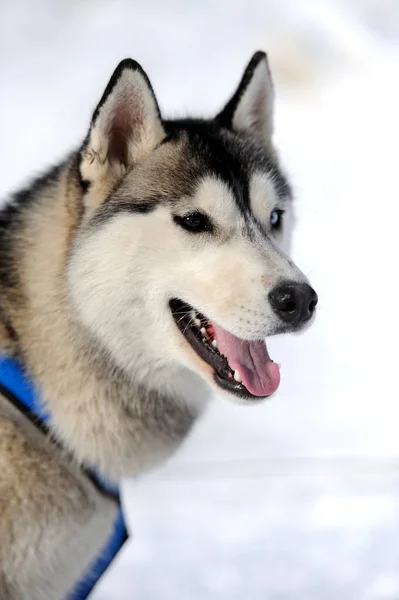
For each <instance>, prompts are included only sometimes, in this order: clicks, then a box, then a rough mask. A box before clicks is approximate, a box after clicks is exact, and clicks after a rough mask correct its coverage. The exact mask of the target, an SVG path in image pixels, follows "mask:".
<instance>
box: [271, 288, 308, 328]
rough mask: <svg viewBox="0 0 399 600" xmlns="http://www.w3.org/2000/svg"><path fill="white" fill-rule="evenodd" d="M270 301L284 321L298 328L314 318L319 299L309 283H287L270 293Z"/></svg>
mask: <svg viewBox="0 0 399 600" xmlns="http://www.w3.org/2000/svg"><path fill="white" fill-rule="evenodd" d="M269 301H270V304H271V305H272V308H273V310H274V312H275V313H277V314H278V316H279V317H280V319H281V320H282V321H284V322H285V323H289V324H292V325H294V326H295V327H297V326H298V325H304V324H305V323H306V322H307V321H309V319H310V318H311V317H312V315H313V313H314V311H315V308H316V305H317V301H318V298H317V294H316V292H315V291H314V289H313V288H311V287H310V285H308V284H307V283H295V282H293V281H292V282H291V281H286V282H284V283H281V284H280V285H278V286H277V287H275V288H274V289H273V290H272V291H271V292H270V293H269Z"/></svg>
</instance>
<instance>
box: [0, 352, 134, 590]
mask: <svg viewBox="0 0 399 600" xmlns="http://www.w3.org/2000/svg"><path fill="white" fill-rule="evenodd" d="M0 392H1V393H2V394H3V396H5V397H6V398H7V399H8V400H9V401H10V402H11V403H12V404H14V406H16V407H17V408H19V410H20V411H21V412H23V413H24V414H25V415H26V416H27V417H28V418H29V419H30V420H31V421H33V422H34V423H35V424H36V425H37V426H38V427H40V428H41V429H43V430H45V431H46V430H47V426H46V423H47V421H48V419H49V415H48V414H45V413H44V412H43V411H42V410H40V406H39V402H38V394H37V391H36V390H35V388H34V385H33V384H32V382H31V381H30V380H29V379H28V378H27V377H26V375H25V373H24V371H23V369H22V366H21V365H20V363H19V362H17V361H16V360H13V359H10V358H6V357H4V356H1V355H0ZM87 475H88V476H89V477H90V479H91V480H92V481H93V483H94V484H95V485H96V487H97V489H99V490H101V491H102V492H103V493H105V494H107V495H108V496H109V495H111V496H113V497H114V498H115V500H116V501H117V502H118V505H119V509H118V515H117V518H116V520H115V523H114V528H113V532H112V534H111V536H110V539H109V540H108V542H107V543H106V545H105V547H104V548H102V550H101V552H100V554H99V556H98V558H97V559H96V560H95V561H94V563H93V564H92V565H91V566H90V568H89V569H88V572H87V573H86V574H85V575H84V576H83V577H82V579H81V580H80V581H79V582H78V583H77V584H76V585H75V586H74V588H73V590H72V591H71V592H70V593H69V594H68V596H67V598H66V599H65V600H85V598H87V597H88V595H89V594H90V592H91V591H92V589H93V588H94V586H95V585H96V583H97V582H98V580H99V579H100V577H101V576H102V574H103V573H104V572H105V571H106V569H107V568H108V567H109V565H110V564H111V562H112V561H113V559H114V558H115V556H116V555H117V553H118V552H119V550H120V549H121V548H122V546H123V544H124V543H125V541H126V540H127V538H128V533H127V530H126V525H125V520H124V517H123V512H122V508H121V503H120V498H119V491H118V489H117V488H115V487H113V486H112V485H110V484H109V483H108V482H107V481H105V480H104V479H103V478H102V477H101V476H99V475H98V474H97V473H93V472H90V473H87Z"/></svg>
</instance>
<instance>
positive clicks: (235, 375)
mask: <svg viewBox="0 0 399 600" xmlns="http://www.w3.org/2000/svg"><path fill="white" fill-rule="evenodd" d="M234 379H235V380H236V381H238V383H242V379H241V375H240V373H239V372H238V371H237V370H236V371H234Z"/></svg>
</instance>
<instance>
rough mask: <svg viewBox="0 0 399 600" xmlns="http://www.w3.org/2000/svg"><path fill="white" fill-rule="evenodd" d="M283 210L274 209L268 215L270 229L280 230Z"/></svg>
mask: <svg viewBox="0 0 399 600" xmlns="http://www.w3.org/2000/svg"><path fill="white" fill-rule="evenodd" d="M283 214H284V211H283V210H279V209H277V208H276V209H275V210H272V212H271V214H270V225H271V228H272V229H280V228H281V225H282V222H283Z"/></svg>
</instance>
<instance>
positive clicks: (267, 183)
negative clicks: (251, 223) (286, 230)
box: [249, 173, 280, 229]
mask: <svg viewBox="0 0 399 600" xmlns="http://www.w3.org/2000/svg"><path fill="white" fill-rule="evenodd" d="M249 195H250V200H251V209H252V213H253V215H254V217H255V218H256V219H257V220H258V221H259V223H262V225H263V226H264V227H265V228H267V229H269V226H270V215H271V212H272V210H273V209H274V208H279V207H280V205H279V198H278V196H277V194H276V190H275V187H274V185H273V182H272V180H271V179H270V177H269V176H268V175H266V173H255V174H254V175H252V177H251V182H250V186H249Z"/></svg>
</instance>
